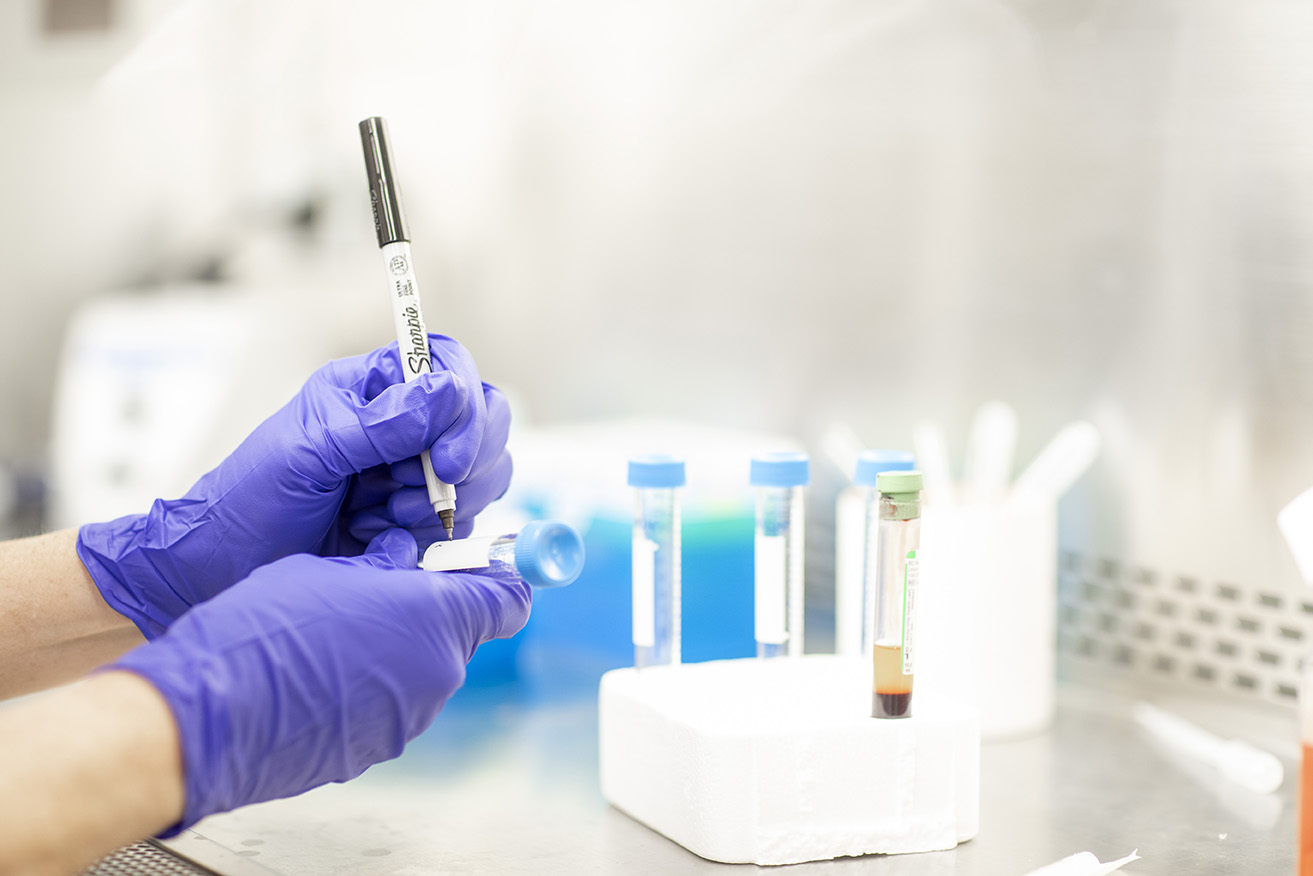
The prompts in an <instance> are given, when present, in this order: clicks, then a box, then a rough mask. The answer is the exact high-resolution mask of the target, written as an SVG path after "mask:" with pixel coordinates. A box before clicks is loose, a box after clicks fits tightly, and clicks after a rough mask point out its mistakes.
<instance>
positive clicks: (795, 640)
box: [748, 451, 811, 657]
mask: <svg viewBox="0 0 1313 876" xmlns="http://www.w3.org/2000/svg"><path fill="white" fill-rule="evenodd" d="M748 480H749V482H750V483H751V484H752V486H754V487H756V491H757V525H756V530H755V536H754V539H753V550H754V553H753V558H754V559H753V567H752V568H753V577H754V581H755V588H754V597H753V604H754V619H755V623H754V628H755V630H756V639H757V656H758V657H783V656H786V655H787V656H789V657H801V656H802V649H803V618H804V614H803V592H804V590H803V569H804V562H803V544H804V538H803V534H804V526H805V523H804V517H803V490H802V488H803V487H805V486H807V484H809V483H810V482H811V463H810V460H809V459H808V457H807V454H805V453H795V452H789V451H776V452H772V453H765V454H760V455H757V456H754V457H753V458H752V462H751V464H750V467H749V476H748Z"/></svg>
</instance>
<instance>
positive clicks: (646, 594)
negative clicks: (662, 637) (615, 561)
mask: <svg viewBox="0 0 1313 876" xmlns="http://www.w3.org/2000/svg"><path fill="white" fill-rule="evenodd" d="M656 552H657V543H656V542H654V541H652V540H651V539H650V538H647V537H645V536H644V535H643V534H642V533H641V532H635V533H634V558H633V566H634V645H636V646H637V647H640V648H651V647H652V646H653V645H655V644H656Z"/></svg>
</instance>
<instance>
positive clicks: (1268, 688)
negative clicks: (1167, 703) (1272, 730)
mask: <svg viewBox="0 0 1313 876" xmlns="http://www.w3.org/2000/svg"><path fill="white" fill-rule="evenodd" d="M1310 641H1313V594H1310V596H1309V598H1297V597H1294V596H1291V595H1289V594H1286V593H1282V592H1279V591H1276V590H1268V589H1264V588H1262V587H1256V586H1253V585H1251V584H1248V583H1246V582H1241V581H1222V580H1203V579H1200V578H1198V577H1193V576H1190V575H1178V574H1174V573H1173V572H1171V571H1170V570H1166V569H1152V568H1144V567H1141V566H1128V565H1125V564H1123V563H1120V562H1117V561H1115V560H1111V559H1106V558H1100V557H1093V556H1087V555H1082V554H1079V553H1075V552H1070V551H1065V552H1063V554H1062V555H1061V557H1060V562H1059V568H1058V654H1059V659H1060V660H1061V661H1073V662H1075V663H1084V664H1094V665H1097V666H1099V667H1100V668H1104V669H1107V668H1112V669H1115V670H1119V671H1121V672H1125V673H1145V674H1149V675H1151V676H1156V677H1158V678H1159V679H1162V680H1165V681H1171V682H1178V683H1182V684H1187V685H1190V686H1193V687H1195V688H1196V689H1213V690H1226V691H1229V692H1232V693H1239V694H1244V695H1249V696H1254V697H1258V698H1260V699H1262V700H1265V701H1268V702H1272V703H1278V704H1282V705H1288V706H1294V704H1295V702H1296V698H1297V696H1298V691H1299V672H1300V667H1301V661H1302V660H1303V657H1304V653H1305V650H1306V649H1307V647H1308V643H1309V642H1310Z"/></svg>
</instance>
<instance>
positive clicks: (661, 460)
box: [629, 453, 684, 487]
mask: <svg viewBox="0 0 1313 876" xmlns="http://www.w3.org/2000/svg"><path fill="white" fill-rule="evenodd" d="M629 486H631V487H682V486H684V460H682V459H680V458H679V457H678V456H668V455H666V454H663V453H657V454H652V455H650V456H635V457H634V458H633V459H631V460H629Z"/></svg>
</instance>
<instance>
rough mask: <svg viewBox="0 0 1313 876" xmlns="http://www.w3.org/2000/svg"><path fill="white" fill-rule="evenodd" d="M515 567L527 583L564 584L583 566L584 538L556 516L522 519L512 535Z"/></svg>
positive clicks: (576, 574) (569, 581)
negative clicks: (516, 531) (516, 533)
mask: <svg viewBox="0 0 1313 876" xmlns="http://www.w3.org/2000/svg"><path fill="white" fill-rule="evenodd" d="M515 568H516V569H518V570H519V572H520V577H521V578H523V579H524V580H525V581H528V582H529V586H531V587H564V586H565V585H567V584H571V583H573V582H574V580H575V579H576V578H578V577H579V573H580V572H582V571H583V570H584V540H583V539H582V538H580V537H579V531H578V530H577V529H575V528H574V527H573V526H571V525H570V524H568V523H563V522H561V521H560V520H535V521H533V522H532V523H526V524H525V525H524V528H522V529H521V530H520V534H519V535H518V536H516V538H515Z"/></svg>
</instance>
